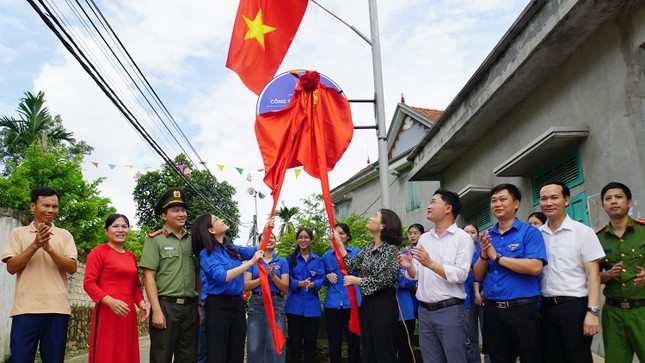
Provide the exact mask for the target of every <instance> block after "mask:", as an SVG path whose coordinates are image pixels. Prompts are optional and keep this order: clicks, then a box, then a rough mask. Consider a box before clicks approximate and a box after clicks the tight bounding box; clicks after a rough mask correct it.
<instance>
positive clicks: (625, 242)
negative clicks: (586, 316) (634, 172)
mask: <svg viewBox="0 0 645 363" xmlns="http://www.w3.org/2000/svg"><path fill="white" fill-rule="evenodd" d="M601 198H602V206H603V208H604V209H605V212H606V213H607V215H608V216H609V224H607V225H606V226H604V227H603V228H601V229H600V230H598V232H596V233H597V235H598V238H599V239H600V243H601V244H602V246H603V248H604V249H605V253H606V254H607V256H606V257H605V258H603V259H601V260H600V265H601V268H602V269H603V271H602V272H601V273H600V281H601V282H602V283H603V284H605V290H604V294H605V306H604V307H603V309H602V329H603V332H602V333H603V341H604V343H605V355H606V356H605V360H606V361H607V362H611V363H623V362H624V363H630V362H631V361H632V359H633V356H634V353H636V355H637V356H638V359H640V361H641V362H645V270H644V269H643V267H644V266H645V220H642V219H632V218H631V217H630V216H629V214H628V212H629V208H631V206H632V193H631V191H630V190H629V188H628V187H627V186H626V185H624V184H622V183H617V182H611V183H609V184H607V185H606V186H605V187H604V188H602V192H601Z"/></svg>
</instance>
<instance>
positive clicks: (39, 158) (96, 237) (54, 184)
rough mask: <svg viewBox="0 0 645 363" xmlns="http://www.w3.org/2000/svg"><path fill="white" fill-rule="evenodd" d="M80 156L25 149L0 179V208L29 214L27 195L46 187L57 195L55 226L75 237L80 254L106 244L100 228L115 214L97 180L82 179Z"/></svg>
mask: <svg viewBox="0 0 645 363" xmlns="http://www.w3.org/2000/svg"><path fill="white" fill-rule="evenodd" d="M81 161H82V156H80V155H77V156H75V157H73V158H69V155H68V154H67V152H66V151H65V150H61V149H60V148H59V149H54V150H51V151H50V152H49V153H43V151H42V149H40V148H27V150H26V153H25V158H24V159H23V160H22V161H21V162H20V163H19V164H18V163H16V162H15V161H11V162H10V165H9V166H10V167H11V170H12V172H11V173H10V174H9V175H8V176H7V177H6V178H2V179H0V205H1V206H4V207H8V208H12V209H15V210H18V211H23V212H27V213H30V214H31V209H30V208H29V206H30V197H29V192H30V190H31V188H33V187H35V186H49V187H51V188H54V189H55V190H56V191H58V193H59V194H60V208H59V213H58V218H57V219H56V221H55V222H54V223H56V225H57V226H58V227H61V228H64V229H67V230H68V231H70V232H71V233H72V235H73V236H74V240H75V242H76V246H77V248H78V251H79V255H81V256H84V255H85V254H86V253H88V252H89V251H90V250H91V249H92V247H94V246H96V245H98V244H100V243H103V242H105V240H106V237H105V232H104V230H103V226H104V223H105V220H106V218H107V217H108V216H109V215H110V214H112V213H114V211H115V210H114V208H112V207H111V206H110V203H111V201H110V199H109V198H104V197H102V196H101V195H100V193H99V191H98V186H99V184H100V183H101V182H102V181H103V180H104V179H103V178H99V179H97V180H95V181H93V182H86V181H85V180H83V174H82V169H81Z"/></svg>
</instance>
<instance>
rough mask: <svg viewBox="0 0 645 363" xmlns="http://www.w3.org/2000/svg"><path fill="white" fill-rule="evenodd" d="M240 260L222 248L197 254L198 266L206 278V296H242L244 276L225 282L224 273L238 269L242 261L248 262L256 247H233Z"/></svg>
mask: <svg viewBox="0 0 645 363" xmlns="http://www.w3.org/2000/svg"><path fill="white" fill-rule="evenodd" d="M233 247H235V248H236V249H237V250H238V252H239V253H240V255H242V259H241V260H238V259H237V258H235V257H233V256H231V255H229V254H228V252H226V249H225V248H224V247H223V246H220V247H217V246H216V247H214V248H213V250H212V251H211V252H210V253H208V251H207V250H206V249H205V248H204V249H203V250H202V251H201V252H200V253H199V265H200V267H201V269H202V271H203V272H204V276H205V277H206V294H208V295H240V296H241V295H242V292H243V291H244V274H241V275H240V276H237V277H236V278H234V279H232V280H231V281H229V282H226V271H228V270H230V269H233V268H236V267H239V266H240V265H241V264H242V261H246V260H250V259H251V258H252V257H253V255H254V254H255V252H256V251H257V250H258V249H257V247H240V246H236V245H233Z"/></svg>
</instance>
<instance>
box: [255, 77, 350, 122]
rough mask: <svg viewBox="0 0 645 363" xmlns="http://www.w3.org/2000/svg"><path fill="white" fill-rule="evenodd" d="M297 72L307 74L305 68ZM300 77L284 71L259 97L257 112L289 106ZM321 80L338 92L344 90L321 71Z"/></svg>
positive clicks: (277, 109) (278, 109)
mask: <svg viewBox="0 0 645 363" xmlns="http://www.w3.org/2000/svg"><path fill="white" fill-rule="evenodd" d="M296 72H298V73H299V74H305V70H304V69H297V70H296ZM299 79H300V77H299V76H298V75H297V74H293V73H290V72H284V73H282V74H280V75H278V76H277V77H275V78H274V79H272V80H271V82H269V84H267V85H266V86H265V87H264V89H263V90H262V93H260V97H259V98H258V104H257V107H256V110H255V112H256V114H258V115H259V114H261V113H265V112H272V111H280V110H282V109H283V108H285V107H287V105H288V104H289V102H291V97H293V92H294V91H295V90H296V85H298V80H299ZM320 82H322V83H323V84H325V85H326V86H329V87H332V88H334V89H336V90H337V91H338V92H342V90H341V89H340V87H339V86H338V85H337V84H336V83H335V82H334V81H332V80H331V79H329V77H327V76H325V75H324V74H322V73H320Z"/></svg>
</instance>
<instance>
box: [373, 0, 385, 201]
mask: <svg viewBox="0 0 645 363" xmlns="http://www.w3.org/2000/svg"><path fill="white" fill-rule="evenodd" d="M368 1H369V7H370V31H371V35H372V42H371V43H372V68H373V70H374V93H375V102H376V104H375V107H376V126H377V129H376V134H377V137H378V164H379V180H380V182H381V205H382V206H383V208H390V191H389V176H390V173H389V165H388V160H387V129H386V128H385V107H384V106H383V105H384V104H385V100H384V98H383V67H382V66H381V40H380V36H379V29H378V11H377V9H376V0H368Z"/></svg>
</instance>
